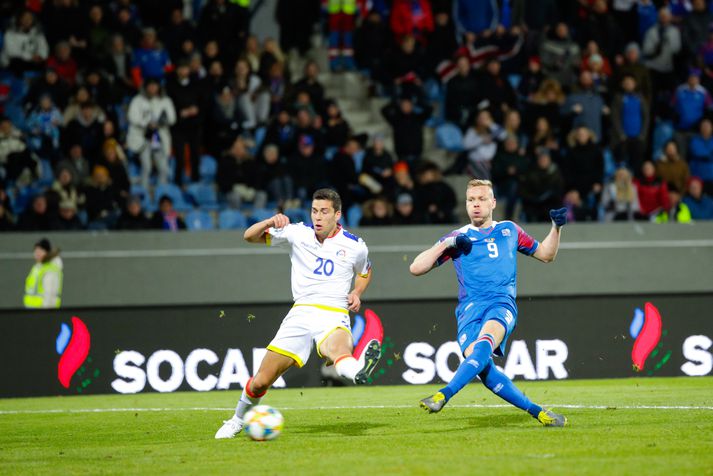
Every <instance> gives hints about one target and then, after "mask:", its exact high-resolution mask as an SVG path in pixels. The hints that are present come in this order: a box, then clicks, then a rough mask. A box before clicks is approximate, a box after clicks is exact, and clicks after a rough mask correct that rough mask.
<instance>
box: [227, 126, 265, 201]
mask: <svg viewBox="0 0 713 476" xmlns="http://www.w3.org/2000/svg"><path fill="white" fill-rule="evenodd" d="M217 182H218V190H220V191H221V192H222V193H223V194H225V196H226V197H227V199H228V202H229V203H230V204H231V205H232V206H233V207H234V208H239V207H240V206H241V204H242V203H243V202H250V203H253V205H254V206H255V208H264V207H265V202H266V200H267V197H266V193H265V192H264V191H262V190H260V188H259V186H260V185H261V183H260V177H259V175H258V164H257V161H256V160H255V158H254V157H253V156H252V155H251V154H250V151H249V150H248V145H247V143H246V141H245V139H243V138H242V137H237V138H236V139H235V140H234V141H233V144H232V145H231V146H230V148H229V149H228V150H226V151H225V152H224V153H223V154H222V155H221V156H220V158H219V159H218V174H217Z"/></svg>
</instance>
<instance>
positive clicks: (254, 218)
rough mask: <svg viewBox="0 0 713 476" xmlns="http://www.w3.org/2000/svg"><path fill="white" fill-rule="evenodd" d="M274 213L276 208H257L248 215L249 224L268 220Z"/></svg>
mask: <svg viewBox="0 0 713 476" xmlns="http://www.w3.org/2000/svg"><path fill="white" fill-rule="evenodd" d="M274 214H275V210H271V209H269V208H256V209H254V210H253V211H252V212H251V213H250V216H249V217H248V226H252V225H254V224H255V223H257V222H259V221H263V220H267V219H268V218H270V217H271V216H273V215H274Z"/></svg>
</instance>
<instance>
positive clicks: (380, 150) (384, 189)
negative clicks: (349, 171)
mask: <svg viewBox="0 0 713 476" xmlns="http://www.w3.org/2000/svg"><path fill="white" fill-rule="evenodd" d="M394 163H395V161H394V157H393V156H392V155H391V153H390V152H389V151H388V150H386V148H385V146H384V137H383V136H382V135H381V134H376V135H375V136H374V140H373V142H372V146H371V147H370V148H368V149H367V150H366V154H365V155H364V162H363V164H362V168H361V174H360V176H359V183H361V184H362V185H364V183H365V182H366V181H368V182H369V183H372V186H371V187H369V186H367V188H369V190H370V191H371V192H372V193H379V194H384V195H386V196H387V197H392V196H393V192H394V186H395V183H394V171H393V167H394ZM374 182H375V184H376V185H374Z"/></svg>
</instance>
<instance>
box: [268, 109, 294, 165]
mask: <svg viewBox="0 0 713 476" xmlns="http://www.w3.org/2000/svg"><path fill="white" fill-rule="evenodd" d="M265 143H266V144H275V145H276V146H278V147H279V149H280V155H282V156H285V157H289V156H290V155H292V154H293V152H294V151H295V147H296V145H297V130H296V128H295V126H294V124H293V123H292V120H291V118H290V114H289V113H288V112H287V111H285V110H281V111H279V112H278V113H277V114H275V117H274V118H273V119H272V121H271V122H270V124H269V125H268V127H267V131H266V132H265Z"/></svg>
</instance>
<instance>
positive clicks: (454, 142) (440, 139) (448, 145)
mask: <svg viewBox="0 0 713 476" xmlns="http://www.w3.org/2000/svg"><path fill="white" fill-rule="evenodd" d="M436 146H437V147H438V148H439V149H445V150H447V151H449V152H462V151H463V133H462V132H461V130H460V129H459V128H458V126H456V125H455V124H453V123H451V122H446V123H443V124H441V125H440V126H438V127H437V128H436Z"/></svg>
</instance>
